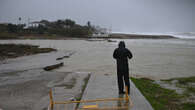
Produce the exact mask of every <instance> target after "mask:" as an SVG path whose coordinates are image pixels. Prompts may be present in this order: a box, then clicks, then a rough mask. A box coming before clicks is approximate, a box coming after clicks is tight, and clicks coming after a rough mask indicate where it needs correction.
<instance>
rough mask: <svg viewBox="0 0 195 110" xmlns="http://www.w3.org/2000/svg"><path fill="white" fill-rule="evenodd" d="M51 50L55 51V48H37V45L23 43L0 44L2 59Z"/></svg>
mask: <svg viewBox="0 0 195 110" xmlns="http://www.w3.org/2000/svg"><path fill="white" fill-rule="evenodd" d="M51 51H56V49H52V48H39V46H35V45H24V44H0V56H1V58H2V59H6V58H15V57H19V56H25V55H32V54H38V53H47V52H51Z"/></svg>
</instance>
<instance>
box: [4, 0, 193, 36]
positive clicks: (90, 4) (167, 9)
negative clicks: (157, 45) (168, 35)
mask: <svg viewBox="0 0 195 110" xmlns="http://www.w3.org/2000/svg"><path fill="white" fill-rule="evenodd" d="M194 11H195V0H0V22H15V23H16V22H17V20H18V17H22V20H23V22H27V19H28V18H30V19H31V21H33V20H34V21H36V20H41V19H48V20H56V19H65V18H71V19H73V20H76V22H78V23H80V24H86V22H87V21H88V20H89V21H91V22H92V23H93V24H96V25H100V26H103V27H107V28H108V27H112V29H113V31H125V32H192V31H193V32H195V22H194V19H195V13H194Z"/></svg>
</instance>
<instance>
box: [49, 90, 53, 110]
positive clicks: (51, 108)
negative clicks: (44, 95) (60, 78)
mask: <svg viewBox="0 0 195 110" xmlns="http://www.w3.org/2000/svg"><path fill="white" fill-rule="evenodd" d="M49 97H50V110H53V106H54V102H53V96H52V89H50V92H49Z"/></svg>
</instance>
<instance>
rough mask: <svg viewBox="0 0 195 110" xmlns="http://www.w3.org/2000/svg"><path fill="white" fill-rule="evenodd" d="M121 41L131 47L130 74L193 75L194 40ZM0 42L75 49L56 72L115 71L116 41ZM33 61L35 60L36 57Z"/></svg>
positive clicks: (1, 41) (158, 75) (64, 49)
mask: <svg viewBox="0 0 195 110" xmlns="http://www.w3.org/2000/svg"><path fill="white" fill-rule="evenodd" d="M117 41H120V40H117ZM125 42H126V45H127V48H129V49H130V50H131V51H132V53H133V56H134V57H133V59H132V60H130V73H131V75H138V76H146V77H151V78H155V79H162V78H171V77H187V76H195V58H194V57H195V40H187V39H186V40H184V39H167V40H151V39H128V40H125ZM0 43H16V44H18V43H22V44H33V45H40V46H41V47H52V48H57V49H58V50H59V51H67V50H68V51H75V52H76V53H75V54H74V55H73V56H71V58H68V59H64V60H62V61H63V62H64V64H65V66H64V67H62V68H60V69H58V70H57V71H60V72H61V71H66V72H67V71H70V72H72V71H73V72H75V71H80V72H92V73H98V74H111V73H112V74H115V73H116V65H115V60H114V59H113V58H112V53H113V51H114V49H115V48H116V47H117V45H118V42H116V43H113V42H112V43H111V42H107V41H99V42H89V41H85V40H0ZM32 61H33V60H32ZM40 62H41V59H40ZM32 63H34V64H35V62H32ZM36 63H38V62H37V61H36ZM15 65H17V63H15ZM12 66H14V65H12ZM26 66H28V65H25V67H26ZM0 69H2V68H1V66H0ZM0 71H1V70H0Z"/></svg>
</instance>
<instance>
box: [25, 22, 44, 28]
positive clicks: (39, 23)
mask: <svg viewBox="0 0 195 110" xmlns="http://www.w3.org/2000/svg"><path fill="white" fill-rule="evenodd" d="M39 25H42V26H45V24H44V23H41V22H39V21H34V22H30V23H29V26H28V27H38V26H39Z"/></svg>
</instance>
